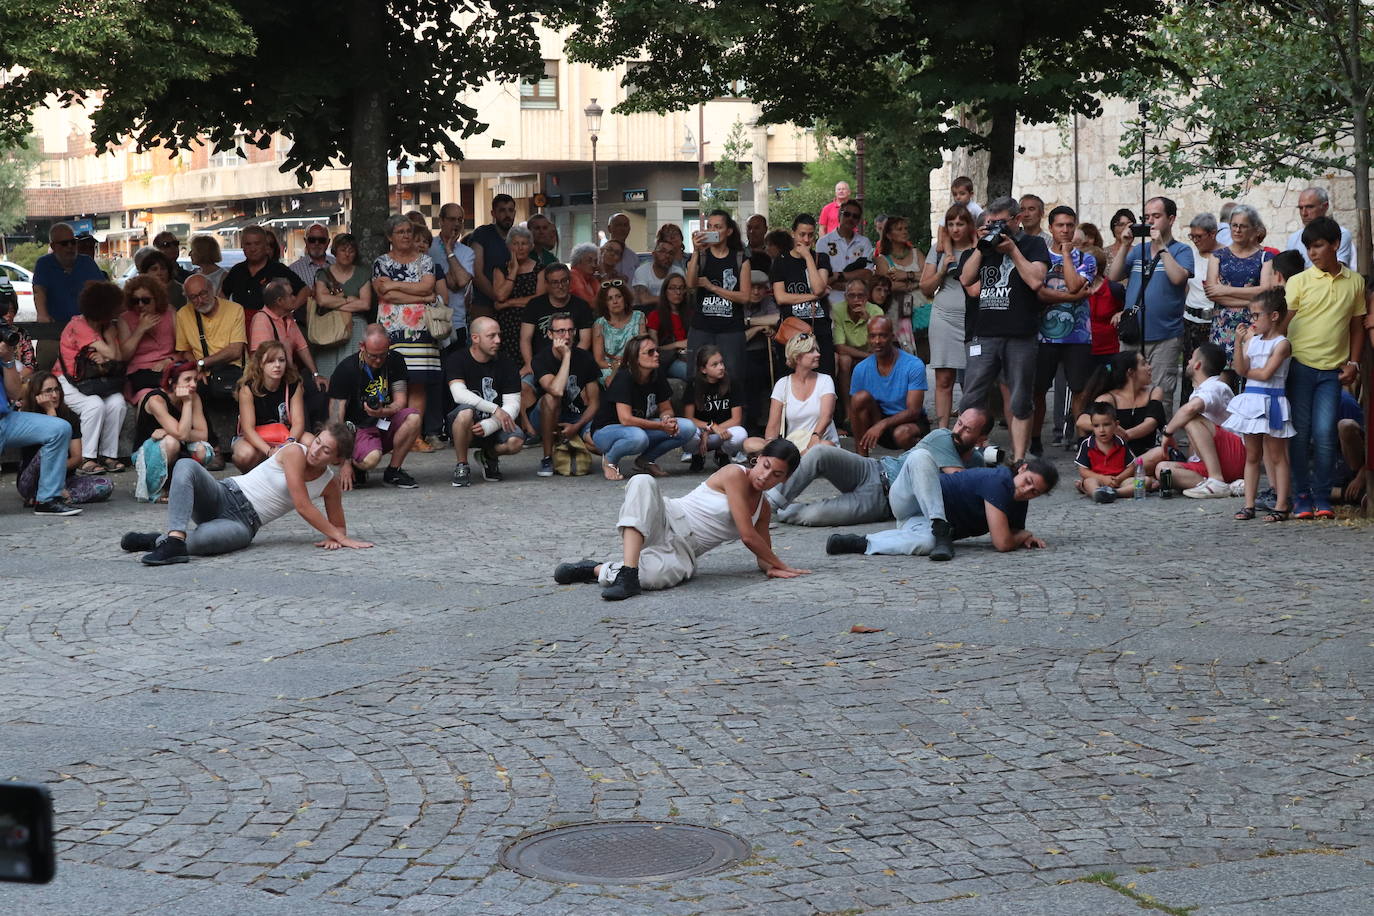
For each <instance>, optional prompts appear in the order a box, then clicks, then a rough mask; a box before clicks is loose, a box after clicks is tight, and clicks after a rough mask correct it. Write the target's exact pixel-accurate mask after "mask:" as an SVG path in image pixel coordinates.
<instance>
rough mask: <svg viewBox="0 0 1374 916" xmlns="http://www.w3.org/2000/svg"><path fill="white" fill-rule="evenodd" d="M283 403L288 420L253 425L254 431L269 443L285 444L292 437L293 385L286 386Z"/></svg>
mask: <svg viewBox="0 0 1374 916" xmlns="http://www.w3.org/2000/svg"><path fill="white" fill-rule="evenodd" d="M282 403H283V404H284V405H285V411H286V422H285V423H281V422H277V423H262V424H260V425H258V426H254V427H253V432H255V433H257V434H258V435H259V436H261V437H262V441H264V442H266V443H267V444H268V445H285V444H286V442H287V440H288V439H290V438H291V427H290V423H291V386H290V385H287V386H286V396H285V398H283V400H282Z"/></svg>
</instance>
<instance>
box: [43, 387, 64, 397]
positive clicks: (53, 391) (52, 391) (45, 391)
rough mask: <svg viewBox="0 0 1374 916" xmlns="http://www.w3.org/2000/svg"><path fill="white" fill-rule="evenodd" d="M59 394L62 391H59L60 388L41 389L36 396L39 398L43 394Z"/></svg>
mask: <svg viewBox="0 0 1374 916" xmlns="http://www.w3.org/2000/svg"><path fill="white" fill-rule="evenodd" d="M61 393H62V389H61V388H43V389H41V390H39V392H38V394H39V395H40V396H42V395H45V394H61Z"/></svg>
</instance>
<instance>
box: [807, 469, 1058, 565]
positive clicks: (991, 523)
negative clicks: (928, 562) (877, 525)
mask: <svg viewBox="0 0 1374 916" xmlns="http://www.w3.org/2000/svg"><path fill="white" fill-rule="evenodd" d="M902 476H903V477H904V478H908V479H909V482H910V484H911V487H912V493H913V496H914V498H913V499H911V500H908V501H907V503H906V504H905V505H902V506H899V505H898V504H897V503H896V502H895V501H894V503H893V506H892V508H893V513H894V515H897V516H898V520H899V522H900V524H899V525H898V526H897V527H896V528H893V529H891V530H889V531H880V532H878V533H877V534H870V535H868V536H867V537H865V536H863V535H860V534H832V535H831V536H830V538H829V539H828V540H827V541H826V543H825V552H826V553H829V554H837V553H866V554H870V555H871V554H882V555H884V556H921V555H927V556H929V557H930V558H931V559H932V560H949V559H953V557H954V541H956V540H959V539H961V538H971V537H977V536H979V535H982V534H988V535H991V536H992V546H993V547H995V548H997V550H998V551H999V552H1003V553H1005V552H1006V551H1010V550H1016V549H1017V548H1021V547H1025V548H1036V547H1044V546H1045V542H1044V541H1042V540H1041V539H1040V538H1038V537H1036V536H1035V535H1033V534H1031V533H1030V532H1029V531H1027V530H1026V509H1027V508H1028V507H1027V506H1026V503H1028V502H1029V501H1030V500H1032V499H1035V497H1037V496H1044V495H1045V494H1046V493H1048V492H1049V491H1050V490H1052V489H1053V488H1054V485H1055V484H1056V483H1058V482H1059V472H1058V471H1057V470H1055V467H1054V465H1052V464H1050V463H1049V462H1048V461H1045V460H1044V459H1041V458H1031V459H1028V460H1027V461H1024V462H1022V463H1021V464H1019V465H1017V467H1016V469H1015V470H1014V471H1013V470H1012V469H1011V468H1006V467H998V468H971V469H969V470H967V471H960V472H959V473H957V474H941V473H940V469H939V468H938V467H937V466H936V464H935V461H934V459H933V458H932V456H931V455H930V454H929V453H928V452H917V453H916V454H914V455H912V456H911V457H910V458H909V459H907V462H906V464H905V465H903V467H902ZM895 489H896V488H895V487H894V493H895ZM908 512H909V513H911V514H910V515H906V516H905V517H903V515H904V514H905V513H908Z"/></svg>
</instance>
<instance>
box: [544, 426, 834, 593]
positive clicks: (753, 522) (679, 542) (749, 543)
mask: <svg viewBox="0 0 1374 916" xmlns="http://www.w3.org/2000/svg"><path fill="white" fill-rule="evenodd" d="M799 463H801V455H800V454H799V453H798V452H797V447H796V446H795V445H793V444H792V443H791V442H788V441H787V440H786V439H773V440H771V441H769V442H768V443H767V444H766V445H765V446H764V447H763V450H762V451H761V452H759V454H758V457H756V458H754V459H753V460H752V461H751V462H750V464H749V465H748V466H747V467H746V466H744V465H738V464H727V465H726V466H725V467H723V468H721V469H720V470H718V471H716V472H715V473H714V474H712V475H711V476H710V477H708V478H706V480H705V481H704V482H703V483H702V484H701V485H700V486H698V487H697V488H696V489H695V490H693V491H692V492H690V493H688V494H687V495H686V496H682V497H679V498H677V499H664V498H663V495H662V494H661V493H660V492H659V490H658V484H657V482H656V481H655V480H654V478H653V477H652V476H651V475H649V474H641V475H638V476H636V477H633V478H631V479H630V483H629V485H628V486H627V487H626V488H625V502H624V503H623V504H622V505H621V507H620V518H619V520H618V521H617V522H616V525H617V527H618V528H619V530H620V537H621V540H622V542H623V547H624V553H623V562H619V563H616V562H610V563H597V562H595V561H592V560H582V561H580V562H577V563H560V564H559V566H558V568H557V569H555V570H554V573H553V577H554V580H555V581H557V582H558V583H559V584H560V585H570V584H572V583H574V582H598V581H599V582H600V583H601V585H602V591H601V597H602V598H604V599H606V600H607V601H620V600H622V599H624V598H629V597H630V596H631V595H638V594H639V593H640V591H641V589H645V588H648V589H657V588H672V587H673V586H674V585H680V584H681V583H683V582H685V581H687V580H688V579H690V578H692V576H693V575H695V574H696V571H697V558H698V557H700V556H702V555H703V554H704V553H706V552H707V551H708V550H711V549H712V548H715V547H719V546H720V545H721V544H727V543H729V542H730V541H736V540H738V541H743V542H744V546H745V547H748V548H749V550H750V551H752V552H753V554H754V556H755V557H757V558H758V564H759V569H761V570H763V571H764V573H766V574H767V576H768V577H769V578H770V579H792V578H795V577H796V576H800V575H804V574H806V573H808V572H810V570H806V569H793V568H792V567H790V566H788V565H787V564H786V563H784V562H783V561H782V560H780V559H778V556H777V554H775V553H774V552H773V544H772V540H771V538H770V537H769V536H768V516H769V510H768V501H767V500H765V499H764V498H763V493H764V491H765V490H769V489H771V488H772V487H775V486H777V485H778V484H780V483H782V482H783V481H784V480H786V479H787V477H788V475H789V474H791V473H792V472H793V471H795V470H796V469H797V465H798V464H799Z"/></svg>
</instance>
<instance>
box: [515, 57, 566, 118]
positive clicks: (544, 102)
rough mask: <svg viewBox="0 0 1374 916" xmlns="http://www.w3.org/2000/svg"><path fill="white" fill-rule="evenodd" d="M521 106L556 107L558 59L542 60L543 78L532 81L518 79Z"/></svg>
mask: <svg viewBox="0 0 1374 916" xmlns="http://www.w3.org/2000/svg"><path fill="white" fill-rule="evenodd" d="M520 107H521V108H557V107H558V61H556V60H546V61H544V78H543V79H541V80H539V81H537V82H533V81H530V80H524V79H522V80H521V81H520Z"/></svg>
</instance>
